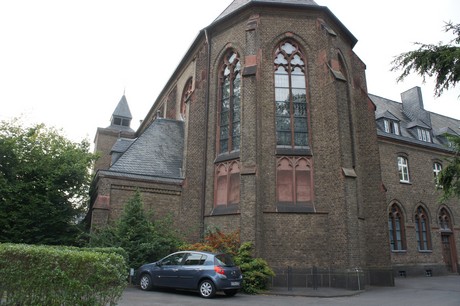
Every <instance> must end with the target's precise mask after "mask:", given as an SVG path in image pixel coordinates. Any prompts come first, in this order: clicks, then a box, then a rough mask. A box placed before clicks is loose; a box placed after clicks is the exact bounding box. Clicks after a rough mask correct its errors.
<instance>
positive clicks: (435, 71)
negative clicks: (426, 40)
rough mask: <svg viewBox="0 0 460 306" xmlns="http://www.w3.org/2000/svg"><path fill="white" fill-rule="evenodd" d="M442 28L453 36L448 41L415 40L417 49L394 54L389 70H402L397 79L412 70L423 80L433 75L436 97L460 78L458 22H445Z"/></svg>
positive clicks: (402, 77) (459, 30) (459, 32)
mask: <svg viewBox="0 0 460 306" xmlns="http://www.w3.org/2000/svg"><path fill="white" fill-rule="evenodd" d="M444 30H445V32H452V33H453V34H454V36H455V38H454V39H453V40H451V41H450V43H448V44H442V43H439V44H437V45H433V44H423V43H418V42H417V43H415V45H417V46H418V47H419V48H418V49H417V50H413V51H409V52H405V53H402V54H400V55H398V56H396V58H395V59H394V60H393V62H392V64H393V68H392V69H391V70H392V71H395V70H402V73H401V75H399V77H398V79H397V80H398V81H402V80H403V79H404V78H405V77H407V76H408V75H409V74H411V73H412V72H415V73H417V74H419V75H420V76H422V77H423V80H424V81H425V77H426V76H428V77H434V78H435V79H436V83H435V96H437V97H439V96H441V95H442V93H443V91H444V90H448V89H449V88H450V87H454V86H455V85H456V84H457V82H458V81H459V80H460V46H459V45H460V24H452V22H449V23H446V24H445V27H444Z"/></svg>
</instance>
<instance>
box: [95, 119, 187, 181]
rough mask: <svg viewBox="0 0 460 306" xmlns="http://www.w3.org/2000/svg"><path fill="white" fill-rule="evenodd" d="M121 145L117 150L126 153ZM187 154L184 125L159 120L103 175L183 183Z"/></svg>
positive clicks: (173, 121)
mask: <svg viewBox="0 0 460 306" xmlns="http://www.w3.org/2000/svg"><path fill="white" fill-rule="evenodd" d="M126 145H128V142H125V141H120V142H117V143H116V144H115V145H114V148H113V149H112V151H113V150H117V151H118V150H122V149H123V147H124V146H126ZM183 152H184V122H183V121H178V120H171V119H164V118H157V119H156V120H154V121H153V122H152V124H151V125H150V126H149V127H148V128H147V129H146V130H145V131H144V132H143V133H142V134H141V135H140V136H139V137H138V138H137V139H136V140H134V141H133V142H132V143H131V145H129V147H128V148H127V149H126V151H125V152H124V153H123V155H121V157H120V158H119V159H118V160H117V161H116V162H115V163H114V164H113V165H112V166H111V167H110V168H109V169H108V170H104V171H101V174H111V175H117V176H123V177H136V178H144V179H153V178H156V179H160V180H166V181H168V182H180V181H181V180H182V179H183V178H182V174H181V169H182V161H183Z"/></svg>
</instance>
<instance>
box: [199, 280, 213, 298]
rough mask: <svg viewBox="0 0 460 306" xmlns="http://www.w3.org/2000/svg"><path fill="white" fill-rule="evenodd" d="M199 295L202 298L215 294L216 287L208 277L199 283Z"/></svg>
mask: <svg viewBox="0 0 460 306" xmlns="http://www.w3.org/2000/svg"><path fill="white" fill-rule="evenodd" d="M199 289H200V295H201V297H204V298H212V297H213V296H214V295H216V287H215V286H214V283H213V282H212V281H210V280H208V279H205V280H204V281H202V282H201V283H200V287H199Z"/></svg>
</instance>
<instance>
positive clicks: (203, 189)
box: [200, 28, 211, 238]
mask: <svg viewBox="0 0 460 306" xmlns="http://www.w3.org/2000/svg"><path fill="white" fill-rule="evenodd" d="M204 35H205V39H206V44H207V48H208V52H207V67H206V69H207V71H206V93H205V105H204V107H205V118H204V123H205V129H204V150H203V168H202V169H201V171H202V172H201V177H202V178H203V180H202V185H201V207H200V238H204V213H205V207H206V182H207V179H206V167H207V157H208V128H209V127H208V125H209V88H210V84H209V81H210V79H211V76H210V75H211V42H210V37H209V33H208V29H207V28H204Z"/></svg>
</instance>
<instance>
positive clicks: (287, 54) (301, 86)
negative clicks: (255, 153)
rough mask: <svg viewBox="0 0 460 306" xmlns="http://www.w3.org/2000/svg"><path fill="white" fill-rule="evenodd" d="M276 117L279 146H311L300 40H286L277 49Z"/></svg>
mask: <svg viewBox="0 0 460 306" xmlns="http://www.w3.org/2000/svg"><path fill="white" fill-rule="evenodd" d="M274 69H275V118H276V144H277V145H278V146H289V147H292V148H294V147H305V146H308V122H307V89H306V86H307V85H306V78H305V74H306V73H305V71H306V70H305V60H304V56H303V54H302V52H301V51H300V49H299V46H298V44H297V43H295V42H293V41H292V40H286V41H283V42H282V43H280V44H279V46H278V47H277V49H276V51H275V60H274Z"/></svg>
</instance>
